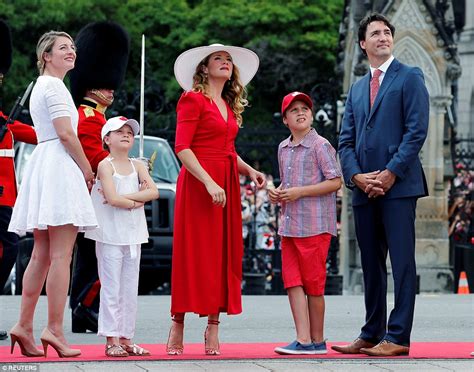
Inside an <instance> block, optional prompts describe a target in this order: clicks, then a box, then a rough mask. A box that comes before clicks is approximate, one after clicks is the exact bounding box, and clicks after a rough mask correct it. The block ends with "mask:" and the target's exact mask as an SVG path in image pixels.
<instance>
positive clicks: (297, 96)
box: [281, 92, 313, 115]
mask: <svg viewBox="0 0 474 372" xmlns="http://www.w3.org/2000/svg"><path fill="white" fill-rule="evenodd" d="M293 101H303V102H304V103H306V104H307V105H308V106H309V108H310V109H312V108H313V101H311V98H309V96H308V95H307V94H304V93H301V92H293V93H289V94H287V95H286V96H285V97H284V98H283V102H282V103H281V114H282V115H284V114H285V111H286V109H287V108H288V106H289V105H291V103H292V102H293Z"/></svg>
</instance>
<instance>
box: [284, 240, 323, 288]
mask: <svg viewBox="0 0 474 372" xmlns="http://www.w3.org/2000/svg"><path fill="white" fill-rule="evenodd" d="M330 242H331V234H328V233H324V234H320V235H313V236H308V237H304V238H294V237H286V236H282V238H281V260H282V276H283V284H284V286H285V288H286V289H288V288H291V287H299V286H302V287H303V288H304V290H305V292H306V294H308V295H310V296H321V295H323V294H324V287H325V285H326V259H327V256H328V251H329V244H330Z"/></svg>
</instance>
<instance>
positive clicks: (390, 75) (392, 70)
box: [367, 59, 400, 123]
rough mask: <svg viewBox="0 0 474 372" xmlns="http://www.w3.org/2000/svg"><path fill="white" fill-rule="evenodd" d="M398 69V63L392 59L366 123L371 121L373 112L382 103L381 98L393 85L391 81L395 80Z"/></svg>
mask: <svg viewBox="0 0 474 372" xmlns="http://www.w3.org/2000/svg"><path fill="white" fill-rule="evenodd" d="M399 69H400V62H398V61H397V60H396V59H394V60H393V62H392V63H391V64H390V66H389V68H388V70H387V72H386V73H385V76H384V78H383V81H382V85H380V89H379V91H378V93H377V97H375V102H374V105H373V106H372V110H370V115H369V119H368V120H367V123H368V122H369V121H370V120H371V119H372V116H373V115H374V112H375V110H377V107H378V106H379V104H380V102H381V101H382V98H383V96H384V95H385V93H386V92H387V90H388V88H389V87H390V85H391V84H392V83H393V80H394V79H395V78H396V76H397V74H398V70H399ZM369 89H370V88H369ZM369 96H370V90H369Z"/></svg>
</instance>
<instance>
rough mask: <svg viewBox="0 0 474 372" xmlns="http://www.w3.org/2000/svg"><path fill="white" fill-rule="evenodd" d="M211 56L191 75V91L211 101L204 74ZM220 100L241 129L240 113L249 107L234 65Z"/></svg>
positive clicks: (237, 69)
mask: <svg viewBox="0 0 474 372" xmlns="http://www.w3.org/2000/svg"><path fill="white" fill-rule="evenodd" d="M212 54H214V53H211V54H209V55H208V56H207V57H206V58H204V59H203V60H202V61H201V62H199V64H198V65H197V67H196V72H195V73H194V75H193V89H192V91H193V92H200V93H202V94H204V95H205V96H206V97H208V98H209V99H212V97H211V95H210V92H209V81H208V76H207V74H206V73H204V67H207V65H208V63H209V59H210V58H211V56H212ZM222 98H224V100H225V101H226V102H227V103H228V104H229V106H230V109H231V110H232V112H233V113H234V115H235V118H236V120H237V125H238V126H239V128H241V127H242V112H244V109H245V107H246V106H248V105H249V102H248V101H247V90H246V89H245V87H244V86H243V84H242V82H241V81H240V73H239V68H238V67H237V66H236V65H233V69H232V76H231V77H230V80H228V81H226V83H225V85H224V89H223V90H222Z"/></svg>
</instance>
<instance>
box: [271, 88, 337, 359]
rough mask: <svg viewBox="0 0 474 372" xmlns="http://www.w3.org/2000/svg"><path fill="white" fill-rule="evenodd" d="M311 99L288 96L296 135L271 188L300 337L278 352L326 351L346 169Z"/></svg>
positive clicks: (286, 107)
mask: <svg viewBox="0 0 474 372" xmlns="http://www.w3.org/2000/svg"><path fill="white" fill-rule="evenodd" d="M312 108H313V103H312V101H311V98H310V97H309V96H308V95H306V94H304V93H300V92H293V93H290V94H288V95H286V96H285V98H283V102H282V107H281V113H282V117H283V123H284V124H285V125H286V126H287V127H288V128H289V129H290V131H291V135H290V136H289V137H288V138H287V139H285V140H284V141H282V142H281V143H280V146H279V147H278V162H279V167H280V178H281V184H280V186H279V187H278V188H276V189H271V190H269V198H270V201H271V202H272V203H280V204H281V217H280V218H281V220H280V221H281V223H280V228H279V230H278V234H279V235H280V236H281V251H282V265H283V270H282V274H283V283H284V286H285V288H286V289H287V293H288V299H289V301H290V307H291V311H292V314H293V320H294V322H295V327H296V340H295V341H293V342H292V343H290V344H289V345H286V346H282V347H277V348H275V352H277V353H279V354H326V353H327V349H326V342H325V340H324V309H325V302H324V287H325V283H326V258H327V254H328V250H329V244H330V241H331V236H332V235H334V236H336V234H337V232H336V191H337V190H338V189H339V188H340V187H341V175H342V174H341V171H340V168H339V165H338V163H337V161H336V151H335V150H334V148H333V147H332V146H331V144H330V143H329V142H328V141H327V140H326V139H325V138H323V137H321V136H320V135H318V133H317V132H316V130H315V129H314V128H312V127H311V125H312V123H313V112H312Z"/></svg>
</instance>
